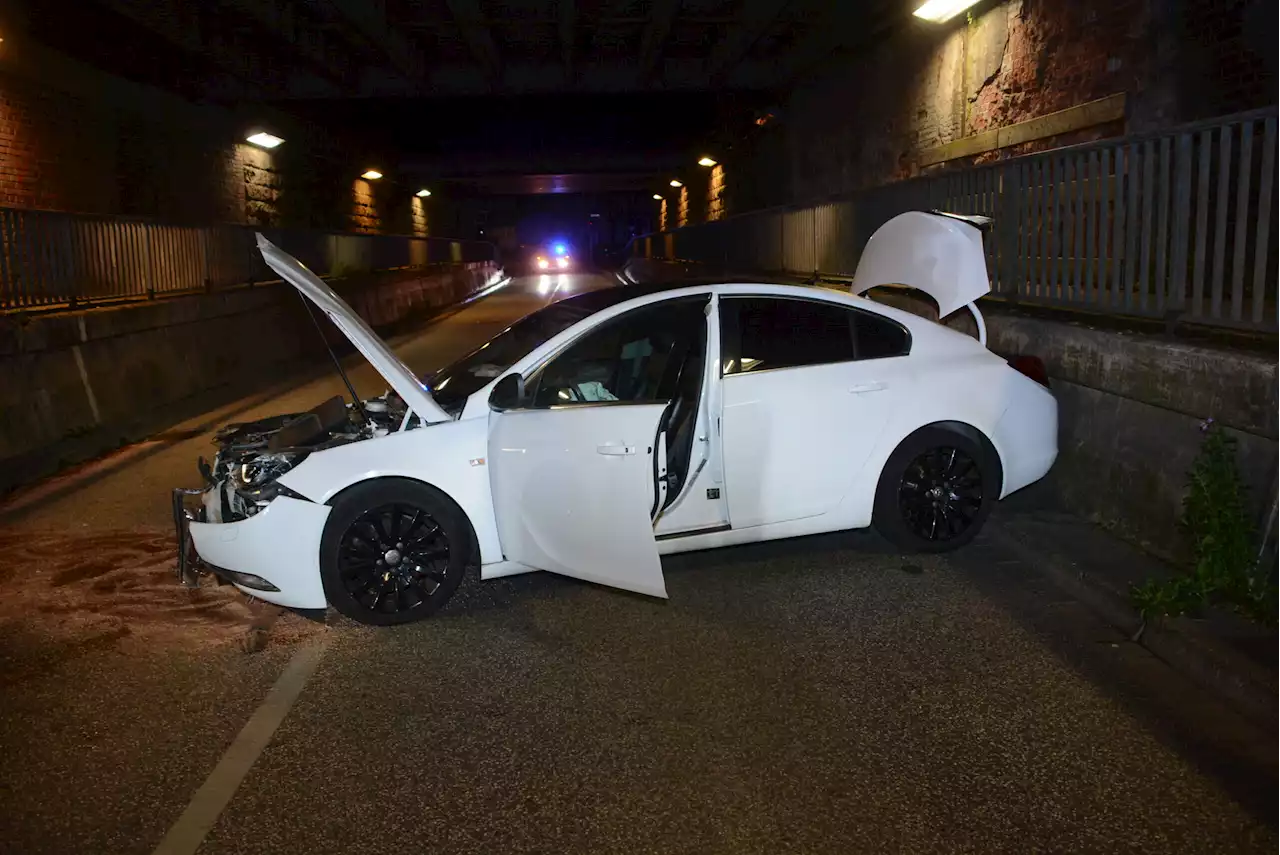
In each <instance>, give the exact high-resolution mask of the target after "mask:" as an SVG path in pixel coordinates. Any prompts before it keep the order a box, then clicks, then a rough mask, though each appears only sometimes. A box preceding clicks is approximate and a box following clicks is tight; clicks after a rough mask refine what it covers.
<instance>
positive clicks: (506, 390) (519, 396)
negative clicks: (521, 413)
mask: <svg viewBox="0 0 1280 855" xmlns="http://www.w3.org/2000/svg"><path fill="white" fill-rule="evenodd" d="M524 404H525V400H524V377H522V376H520V374H518V373H516V374H508V375H507V376H506V377H503V378H502V379H501V380H499V381H498V382H497V384H496V385H495V386H494V387H493V391H492V392H490V393H489V407H490V408H491V409H494V410H498V411H499V412H501V411H502V410H518V409H520V408H521V407H522V406H524Z"/></svg>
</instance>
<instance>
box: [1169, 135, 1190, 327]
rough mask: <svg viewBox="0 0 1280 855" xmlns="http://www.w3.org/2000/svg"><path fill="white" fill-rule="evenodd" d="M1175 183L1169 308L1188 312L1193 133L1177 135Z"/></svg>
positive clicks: (1174, 169)
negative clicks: (1188, 255) (1188, 251)
mask: <svg viewBox="0 0 1280 855" xmlns="http://www.w3.org/2000/svg"><path fill="white" fill-rule="evenodd" d="M1173 183H1174V191H1173V198H1174V203H1173V270H1171V271H1170V275H1169V306H1168V307H1169V309H1171V310H1177V311H1186V307H1187V249H1188V247H1189V245H1190V243H1191V134H1180V135H1179V136H1178V149H1177V160H1176V161H1175V162H1174V168H1173Z"/></svg>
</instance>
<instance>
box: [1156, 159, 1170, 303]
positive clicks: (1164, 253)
mask: <svg viewBox="0 0 1280 855" xmlns="http://www.w3.org/2000/svg"><path fill="white" fill-rule="evenodd" d="M1172 148H1173V146H1172V143H1171V142H1170V140H1169V138H1168V137H1164V138H1162V139H1161V140H1160V166H1159V169H1160V178H1159V181H1158V184H1157V187H1158V189H1159V191H1160V195H1159V199H1158V201H1157V203H1156V204H1158V205H1159V206H1160V216H1159V217H1158V218H1157V222H1156V249H1155V255H1156V278H1155V291H1156V293H1155V302H1156V311H1157V312H1164V308H1165V295H1166V294H1167V293H1168V291H1169V278H1168V275H1169V213H1170V208H1171V207H1172V204H1171V200H1170V198H1169V196H1170V192H1169V190H1170V186H1169V185H1170V178H1169V166H1170V161H1171V160H1172Z"/></svg>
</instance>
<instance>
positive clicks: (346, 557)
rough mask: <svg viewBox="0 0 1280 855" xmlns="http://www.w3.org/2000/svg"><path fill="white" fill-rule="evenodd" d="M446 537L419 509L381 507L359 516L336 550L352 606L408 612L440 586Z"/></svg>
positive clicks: (446, 563)
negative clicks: (356, 604)
mask: <svg viewBox="0 0 1280 855" xmlns="http://www.w3.org/2000/svg"><path fill="white" fill-rule="evenodd" d="M448 566H449V538H448V537H447V536H446V535H445V533H444V530H443V529H442V528H441V527H440V524H439V523H438V522H436V520H435V519H434V518H433V517H432V516H431V515H430V514H429V513H427V511H425V510H424V509H423V508H419V507H415V506H413V505H407V504H402V503H393V504H387V505H380V506H378V507H375V508H370V509H369V510H367V511H365V512H364V513H363V514H361V515H360V516H358V517H357V518H356V519H355V521H354V522H353V523H351V525H349V526H348V527H347V530H346V533H344V534H343V536H342V541H341V543H340V544H339V546H338V568H339V572H340V574H341V577H342V584H343V587H345V588H346V590H347V593H349V594H350V595H351V597H352V599H354V600H355V601H356V602H357V603H359V604H360V605H361V606H363V607H364V608H366V609H368V610H369V611H371V612H379V613H381V614H395V613H397V612H408V611H412V610H413V609H416V608H419V607H421V606H422V605H423V604H424V603H426V602H428V601H429V599H430V597H431V595H432V594H434V593H435V592H436V591H438V590H440V588H441V586H442V585H444V584H445V579H446V573H447V569H448Z"/></svg>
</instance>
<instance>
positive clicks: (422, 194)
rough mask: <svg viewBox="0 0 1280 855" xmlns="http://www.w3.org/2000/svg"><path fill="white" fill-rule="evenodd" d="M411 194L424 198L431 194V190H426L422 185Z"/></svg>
mask: <svg viewBox="0 0 1280 855" xmlns="http://www.w3.org/2000/svg"><path fill="white" fill-rule="evenodd" d="M413 195H415V196H417V197H418V198H419V199H425V198H427V197H428V196H430V195H431V191H430V190H428V189H427V188H426V187H423V188H422V189H421V190H419V191H418V192H417V193H414V194H413Z"/></svg>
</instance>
